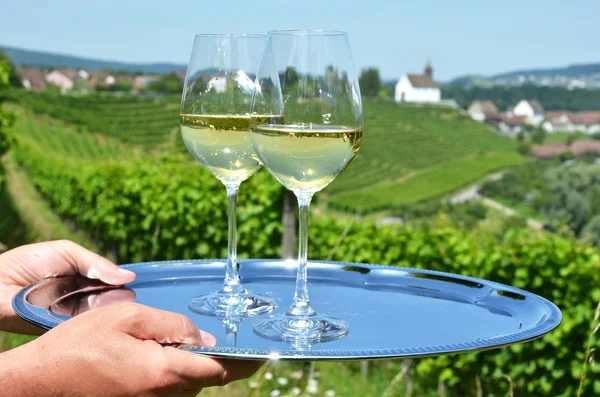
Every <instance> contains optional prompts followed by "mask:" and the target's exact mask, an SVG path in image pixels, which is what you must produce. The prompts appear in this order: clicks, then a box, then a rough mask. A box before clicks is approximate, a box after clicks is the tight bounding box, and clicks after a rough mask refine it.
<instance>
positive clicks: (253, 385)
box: [248, 380, 260, 389]
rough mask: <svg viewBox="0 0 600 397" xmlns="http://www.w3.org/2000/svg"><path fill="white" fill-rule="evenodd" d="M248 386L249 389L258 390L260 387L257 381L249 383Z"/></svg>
mask: <svg viewBox="0 0 600 397" xmlns="http://www.w3.org/2000/svg"><path fill="white" fill-rule="evenodd" d="M248 386H250V388H251V389H258V386H260V385H259V384H258V382H257V381H255V380H253V381H250V383H248Z"/></svg>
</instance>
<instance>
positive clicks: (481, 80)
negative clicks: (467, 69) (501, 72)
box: [447, 75, 494, 88]
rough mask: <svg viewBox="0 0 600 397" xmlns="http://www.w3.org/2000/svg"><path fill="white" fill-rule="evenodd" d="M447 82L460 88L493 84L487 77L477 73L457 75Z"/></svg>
mask: <svg viewBox="0 0 600 397" xmlns="http://www.w3.org/2000/svg"><path fill="white" fill-rule="evenodd" d="M447 84H449V85H452V86H455V87H460V88H471V87H491V86H492V85H494V83H493V82H492V81H491V80H490V79H489V78H487V77H483V76H479V75H470V76H462V77H457V78H455V79H453V80H451V81H449V82H448V83H447Z"/></svg>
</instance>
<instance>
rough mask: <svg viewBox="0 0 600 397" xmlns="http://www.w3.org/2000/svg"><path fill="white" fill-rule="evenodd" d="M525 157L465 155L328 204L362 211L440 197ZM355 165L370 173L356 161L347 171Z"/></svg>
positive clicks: (515, 154)
mask: <svg viewBox="0 0 600 397" xmlns="http://www.w3.org/2000/svg"><path fill="white" fill-rule="evenodd" d="M524 161H526V160H525V158H523V157H522V156H520V155H518V154H517V153H516V152H508V153H504V154H501V153H493V152H492V153H489V154H485V155H481V156H476V157H466V158H464V159H461V160H457V161H455V162H451V163H449V164H444V165H440V166H436V167H431V168H429V169H427V170H424V171H422V172H420V173H415V174H413V175H411V174H409V175H408V176H407V178H406V179H405V180H403V179H401V178H399V180H397V181H389V182H387V181H386V182H382V183H377V184H373V185H372V186H367V187H364V188H362V189H356V190H352V191H348V192H343V193H342V194H339V195H334V196H333V197H332V198H331V199H330V200H329V202H328V204H329V205H330V206H331V207H333V208H336V209H340V210H345V211H349V212H354V211H359V212H361V213H369V212H374V211H380V210H387V209H394V208H397V207H401V206H403V205H406V204H411V203H414V202H417V201H421V200H429V199H432V198H435V197H440V196H442V195H445V194H448V193H450V192H452V191H455V190H457V189H459V188H461V187H463V186H466V185H468V184H470V183H473V182H475V181H477V180H478V179H479V178H482V177H484V176H485V175H486V174H488V173H490V172H492V171H496V170H498V169H502V168H504V167H507V166H511V165H514V164H519V163H522V162H524ZM357 163H358V162H357ZM353 167H354V169H356V173H358V174H360V172H361V171H363V172H364V173H366V174H368V175H371V173H370V170H369V169H368V168H367V169H363V170H361V169H360V168H358V167H357V164H353V165H352V166H351V167H349V169H348V170H347V172H349V171H350V170H351V169H352V168H353ZM382 172H385V171H382ZM383 177H385V175H383ZM357 178H358V177H357ZM373 178H375V176H373ZM360 180H364V178H361V179H360Z"/></svg>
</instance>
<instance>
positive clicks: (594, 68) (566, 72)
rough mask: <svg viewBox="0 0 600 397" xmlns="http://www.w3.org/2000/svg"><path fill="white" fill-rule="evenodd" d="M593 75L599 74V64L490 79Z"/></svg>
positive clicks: (525, 71) (517, 72)
mask: <svg viewBox="0 0 600 397" xmlns="http://www.w3.org/2000/svg"><path fill="white" fill-rule="evenodd" d="M593 74H600V63H590V64H587V65H570V66H567V67H562V68H546V69H523V70H516V71H513V72H506V73H500V74H497V75H495V76H492V79H494V80H496V79H505V78H508V77H515V76H537V77H548V76H565V77H573V78H578V77H581V76H588V75H593Z"/></svg>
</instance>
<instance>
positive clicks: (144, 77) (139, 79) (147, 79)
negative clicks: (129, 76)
mask: <svg viewBox="0 0 600 397" xmlns="http://www.w3.org/2000/svg"><path fill="white" fill-rule="evenodd" d="M159 79H160V76H157V75H152V74H141V75H138V76H135V77H134V78H133V90H134V91H140V90H143V89H144V88H146V87H148V85H149V84H150V83H153V82H155V81H158V80H159Z"/></svg>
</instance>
